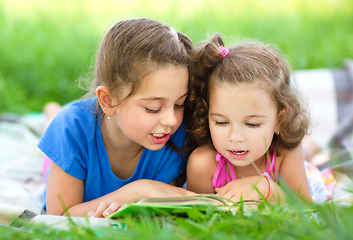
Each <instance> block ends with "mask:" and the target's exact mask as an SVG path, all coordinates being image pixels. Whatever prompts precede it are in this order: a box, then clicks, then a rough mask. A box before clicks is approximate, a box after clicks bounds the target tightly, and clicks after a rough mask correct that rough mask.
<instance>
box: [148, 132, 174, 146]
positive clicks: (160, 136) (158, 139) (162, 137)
mask: <svg viewBox="0 0 353 240" xmlns="http://www.w3.org/2000/svg"><path fill="white" fill-rule="evenodd" d="M150 136H151V139H152V141H153V143H154V144H165V143H166V142H168V140H169V138H170V134H169V133H168V134H165V133H151V134H150Z"/></svg>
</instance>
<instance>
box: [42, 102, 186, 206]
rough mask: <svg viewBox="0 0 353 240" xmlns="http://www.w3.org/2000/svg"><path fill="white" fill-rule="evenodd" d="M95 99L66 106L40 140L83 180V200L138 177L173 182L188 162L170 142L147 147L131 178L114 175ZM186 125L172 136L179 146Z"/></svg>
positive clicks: (48, 152)
mask: <svg viewBox="0 0 353 240" xmlns="http://www.w3.org/2000/svg"><path fill="white" fill-rule="evenodd" d="M96 102H97V98H90V99H86V100H83V101H78V102H74V103H72V104H70V105H68V106H67V107H65V108H63V109H62V110H61V111H60V112H59V113H58V114H57V115H56V116H55V118H54V119H53V121H52V122H51V123H50V125H49V126H48V128H47V129H46V131H45V133H44V134H43V136H42V138H41V139H40V141H39V143H38V147H39V148H40V149H41V150H42V151H43V152H44V154H46V155H47V156H48V157H49V158H50V159H51V160H52V161H54V162H55V163H56V164H57V165H58V166H59V167H60V168H62V169H63V170H64V171H65V172H67V173H69V174H70V175H72V176H74V177H76V178H78V179H81V180H83V181H84V197H83V201H84V202H87V201H90V200H93V199H96V198H99V197H101V196H104V195H106V194H108V193H111V192H113V191H115V190H117V189H119V188H121V187H122V186H124V185H126V184H128V183H131V182H133V181H136V180H139V179H152V180H156V181H161V182H164V183H170V182H172V181H173V180H174V179H175V178H176V177H177V176H179V174H180V172H181V171H182V169H184V167H185V164H186V162H185V160H184V159H183V157H182V156H181V155H180V154H178V153H176V152H175V151H173V150H171V149H170V148H169V147H167V146H164V147H163V148H161V149H160V150H157V151H152V150H148V149H146V148H145V149H144V150H143V152H142V155H141V157H140V160H139V162H138V164H137V167H136V169H135V172H134V173H133V174H132V176H131V177H130V178H128V179H124V180H122V179H119V178H118V177H117V176H115V174H114V173H113V171H112V169H111V167H110V163H109V159H108V154H107V151H106V149H105V146H104V141H103V136H102V131H101V114H98V113H97V111H96ZM184 129H185V125H184V124H182V125H181V126H180V127H179V129H178V130H177V131H176V132H175V133H174V134H173V135H172V136H171V137H170V140H171V141H173V143H174V144H175V145H176V146H178V147H183V145H184V142H185V131H184ZM58 181H59V180H58ZM44 199H45V197H44ZM44 201H45V200H44ZM44 206H45V203H44Z"/></svg>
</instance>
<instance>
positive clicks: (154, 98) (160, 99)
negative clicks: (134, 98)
mask: <svg viewBox="0 0 353 240" xmlns="http://www.w3.org/2000/svg"><path fill="white" fill-rule="evenodd" d="M187 95H188V93H185V94H184V95H183V96H181V97H180V98H183V97H185V96H187ZM180 98H179V99H180ZM141 100H143V101H165V98H162V97H154V96H152V97H147V98H142V99H141Z"/></svg>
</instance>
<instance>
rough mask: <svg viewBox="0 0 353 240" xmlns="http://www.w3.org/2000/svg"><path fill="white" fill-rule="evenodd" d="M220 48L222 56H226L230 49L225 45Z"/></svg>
mask: <svg viewBox="0 0 353 240" xmlns="http://www.w3.org/2000/svg"><path fill="white" fill-rule="evenodd" d="M218 49H219V51H221V55H222V58H225V57H226V56H227V55H228V53H229V49H228V48H225V47H223V46H219V47H218Z"/></svg>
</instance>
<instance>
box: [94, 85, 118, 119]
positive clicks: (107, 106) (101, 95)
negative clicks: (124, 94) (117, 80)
mask: <svg viewBox="0 0 353 240" xmlns="http://www.w3.org/2000/svg"><path fill="white" fill-rule="evenodd" d="M96 96H97V100H98V102H99V105H100V106H101V108H102V110H103V112H104V113H105V114H106V115H107V116H112V115H114V113H115V111H114V107H113V106H114V105H113V98H112V94H111V92H110V90H109V89H108V88H107V87H105V86H99V87H97V89H96Z"/></svg>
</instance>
